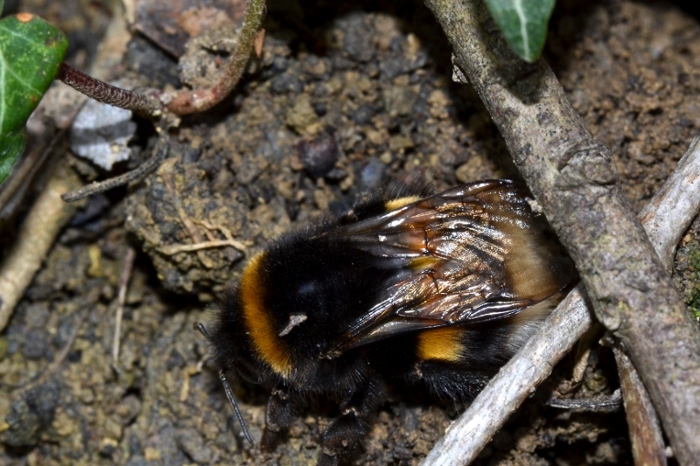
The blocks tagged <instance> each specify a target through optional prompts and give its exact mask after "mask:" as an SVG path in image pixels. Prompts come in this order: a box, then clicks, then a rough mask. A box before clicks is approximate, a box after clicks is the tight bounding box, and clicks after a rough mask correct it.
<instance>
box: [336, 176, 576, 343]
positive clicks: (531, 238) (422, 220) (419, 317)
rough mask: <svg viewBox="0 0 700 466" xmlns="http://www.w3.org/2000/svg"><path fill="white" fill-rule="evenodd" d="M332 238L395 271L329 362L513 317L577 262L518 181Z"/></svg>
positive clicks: (472, 187) (470, 189)
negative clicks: (374, 346)
mask: <svg viewBox="0 0 700 466" xmlns="http://www.w3.org/2000/svg"><path fill="white" fill-rule="evenodd" d="M392 205H394V206H398V207H397V208H395V209H394V210H391V211H389V212H387V213H386V214H383V215H380V216H377V217H371V218H369V219H366V220H361V221H359V222H357V223H353V224H349V225H343V226H341V227H338V228H336V229H333V230H331V231H328V232H326V233H324V235H330V236H335V235H337V236H341V237H343V238H346V239H348V238H349V239H350V240H351V241H352V242H353V244H355V245H356V246H357V247H358V248H360V249H363V250H365V251H367V252H369V253H371V254H372V255H374V256H376V257H377V263H378V264H380V265H379V266H380V267H386V268H389V269H391V270H392V271H393V275H392V276H393V279H392V280H391V281H390V282H389V283H388V284H387V289H386V291H385V292H384V293H383V295H382V297H381V299H380V301H379V302H378V303H377V304H376V305H375V306H374V307H372V308H371V309H370V310H369V312H367V313H366V314H365V315H363V316H362V317H361V318H359V319H358V320H357V321H355V322H354V323H353V324H352V325H351V326H350V328H349V329H348V331H347V333H346V334H345V335H344V336H343V337H342V338H341V339H340V340H339V341H338V344H337V345H336V346H335V348H334V349H333V351H331V353H329V356H331V357H332V356H333V355H337V354H340V353H342V352H343V351H346V350H348V349H350V348H354V347H357V346H360V345H363V344H367V343H370V342H373V341H376V340H379V339H383V338H387V337H390V336H393V335H397V334H400V333H404V332H409V331H415V330H420V329H427V328H434V327H440V326H445V325H453V324H461V323H477V322H485V321H488V320H493V319H503V318H506V317H508V316H510V315H513V314H515V313H517V312H519V311H521V310H522V309H525V308H526V307H528V306H531V305H533V304H535V303H537V302H540V301H542V300H544V299H546V298H548V297H549V296H551V295H553V294H555V293H557V292H558V291H560V290H561V289H562V288H563V287H565V286H566V285H567V284H568V283H569V282H570V281H571V279H572V278H573V276H574V272H573V265H572V264H571V261H570V260H569V259H568V257H566V255H565V254H564V253H563V251H562V250H561V247H560V246H559V245H558V243H557V242H556V239H554V238H550V237H548V236H547V234H546V233H545V231H546V229H547V227H546V223H545V222H544V220H543V219H542V218H541V217H538V216H536V215H535V214H534V213H533V212H532V210H531V209H530V206H529V204H528V201H527V200H526V198H525V197H523V195H522V193H521V192H520V191H519V190H518V188H517V187H516V186H515V185H514V183H513V182H512V181H510V180H491V181H481V182H477V183H471V184H467V185H463V186H460V187H456V188H453V189H450V190H448V191H445V192H442V193H440V194H437V195H434V196H432V197H428V198H426V199H422V200H419V201H416V202H408V203H406V204H405V205H402V204H401V200H398V201H393V204H392Z"/></svg>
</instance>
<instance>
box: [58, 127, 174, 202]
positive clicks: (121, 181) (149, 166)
mask: <svg viewBox="0 0 700 466" xmlns="http://www.w3.org/2000/svg"><path fill="white" fill-rule="evenodd" d="M168 148H169V147H168V135H167V132H166V131H162V132H161V134H160V136H159V137H158V143H157V145H156V149H155V152H154V154H153V155H152V156H151V158H149V159H148V160H146V161H145V162H144V163H142V164H141V165H139V166H138V167H137V168H135V169H133V170H131V171H130V172H126V173H124V174H123V175H120V176H115V177H114V178H109V179H107V180H104V181H99V182H98V181H96V182H94V183H91V184H89V185H87V186H83V187H82V188H80V189H77V190H75V191H71V192H69V193H65V194H63V195H62V196H61V199H63V200H64V201H65V202H69V203H70V202H75V201H78V200H80V199H84V198H86V197H89V196H92V195H94V194H98V193H103V192H105V191H109V190H110V189H114V188H116V187H118V186H122V185H125V184H127V183H131V182H132V181H136V180H140V179H141V178H143V177H144V176H146V175H147V174H149V173H150V172H152V171H153V170H155V169H156V168H158V166H159V165H160V163H161V162H162V161H163V159H165V157H166V155H168Z"/></svg>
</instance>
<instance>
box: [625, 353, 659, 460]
mask: <svg viewBox="0 0 700 466" xmlns="http://www.w3.org/2000/svg"><path fill="white" fill-rule="evenodd" d="M613 353H614V354H615V362H616V363H617V371H618V373H619V374H620V388H621V390H622V393H623V401H624V403H625V414H626V415H627V426H628V428H629V431H630V441H631V443H632V458H634V464H639V465H644V466H666V464H667V463H668V462H667V461H666V455H665V450H666V446H665V445H664V439H663V435H662V433H661V424H660V423H659V417H658V416H657V415H656V411H655V410H654V405H652V404H651V399H649V394H648V393H647V391H646V389H645V388H644V385H643V384H642V381H641V379H640V378H639V375H638V374H637V371H636V370H635V369H634V366H633V365H632V361H630V359H629V358H628V357H627V355H626V354H625V352H624V351H622V348H620V345H617V344H616V345H614V346H613Z"/></svg>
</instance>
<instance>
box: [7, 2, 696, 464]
mask: <svg viewBox="0 0 700 466" xmlns="http://www.w3.org/2000/svg"><path fill="white" fill-rule="evenodd" d="M54 3H55V2H54ZM54 3H52V2H48V3H47V4H46V5H42V3H41V2H39V1H32V2H28V3H27V6H26V8H24V9H30V10H31V11H34V12H37V13H39V14H44V16H46V17H50V18H51V19H52V20H53V21H55V22H56V24H58V25H60V26H62V27H64V28H65V29H67V30H69V32H70V34H71V37H75V38H80V39H81V40H77V39H76V43H77V44H78V45H77V46H76V50H75V51H74V53H75V56H78V57H82V59H85V56H86V55H85V54H84V52H82V49H81V46H82V47H84V48H85V51H86V52H87V56H88V57H89V54H90V53H92V52H93V50H90V49H88V47H87V46H86V45H85V44H87V43H91V44H94V43H95V42H97V41H98V40H99V39H98V38H97V36H95V34H96V33H99V32H100V27H99V26H100V25H101V24H102V25H104V24H103V23H104V18H103V15H104V13H105V9H101V8H96V7H95V3H94V2H93V3H90V5H91V6H90V7H89V8H83V7H81V5H82V4H83V3H86V2H78V1H75V2H61V3H62V4H63V3H65V6H63V8H65V10H64V12H65V11H68V12H71V11H72V12H73V13H74V15H75V16H74V18H77V19H73V20H72V22H68V20H67V19H66V18H68V17H69V16H66V15H65V14H62V13H61V14H59V13H57V12H56V11H55V7H52V6H51V5H54ZM397 3H398V2H389V1H372V2H370V1H367V2H359V3H358V2H347V3H343V2H339V1H337V2H326V1H323V0H318V1H316V2H304V3H303V4H300V3H297V2H295V1H284V2H269V5H268V15H267V18H266V20H265V25H264V26H265V29H266V35H265V43H264V48H263V50H264V53H263V55H262V56H261V57H259V58H255V59H254V60H252V62H251V64H250V65H249V68H248V72H247V73H246V75H245V76H244V79H243V81H242V82H241V83H240V84H239V86H238V87H237V89H236V91H234V93H233V94H232V95H231V96H230V97H229V98H228V99H226V101H225V102H223V103H222V104H220V105H219V106H217V107H216V108H215V109H213V110H212V111H210V112H207V113H206V114H204V115H199V116H192V117H188V118H185V119H184V120H183V122H182V124H181V126H180V128H179V129H178V130H177V131H176V132H174V133H173V134H172V135H171V138H170V140H171V144H170V153H169V156H168V158H167V159H166V161H165V162H164V163H163V164H162V166H161V167H160V168H159V170H158V171H157V172H156V173H154V174H152V175H151V176H149V177H148V178H147V179H146V180H145V181H143V182H141V183H138V184H136V185H134V186H132V187H131V188H130V189H128V190H117V191H115V192H112V193H107V194H106V195H103V196H98V197H96V198H95V199H93V200H91V201H90V202H89V203H88V205H87V207H86V209H85V210H84V211H83V212H81V213H80V214H78V216H77V217H76V218H75V219H74V220H73V222H72V223H71V225H70V226H69V227H68V228H67V229H66V230H65V231H64V232H63V234H62V235H61V237H60V238H59V240H58V241H57V243H56V245H55V247H54V248H53V250H52V251H51V253H50V255H49V257H48V258H47V260H46V263H45V266H44V269H43V270H42V271H41V272H40V273H39V274H38V275H37V277H36V278H35V280H34V282H33V284H32V285H31V287H30V288H29V289H28V290H27V293H26V296H25V298H24V299H23V301H22V302H21V303H20V305H19V306H18V308H17V310H16V311H15V314H14V316H13V318H12V320H11V322H10V325H9V327H8V329H7V331H6V332H5V333H4V334H3V335H2V336H0V384H2V385H1V386H2V390H1V391H0V420H4V421H2V422H0V431H2V433H1V434H0V464H27V465H39V464H71V465H80V464H85V465H93V464H102V463H104V464H128V465H132V466H136V465H145V464H163V465H178V464H192V463H197V464H283V465H287V464H289V465H291V464H314V462H315V458H316V456H317V455H318V452H319V438H320V435H321V434H322V432H323V430H324V429H325V427H326V426H327V425H328V422H329V420H330V419H329V418H328V417H327V416H326V414H327V413H325V412H321V413H318V412H313V411H312V412H308V413H305V414H304V415H303V416H301V417H299V418H298V419H297V420H295V422H294V423H293V425H292V428H291V429H290V433H289V435H288V438H287V439H286V440H284V441H283V442H281V443H280V445H279V446H278V448H277V449H276V450H275V451H274V452H273V453H271V454H268V455H262V454H261V453H260V452H259V451H258V450H257V449H255V448H251V447H250V446H249V445H248V444H247V443H245V441H242V440H241V437H240V435H239V434H240V428H239V426H238V425H237V423H236V421H235V418H234V416H233V414H232V412H231V409H230V407H229V406H228V404H227V401H226V398H225V396H224V393H223V389H222V387H221V386H220V383H219V380H218V377H217V374H216V368H214V367H211V364H210V363H208V362H207V351H208V348H207V345H206V343H205V341H204V338H203V337H202V336H201V335H200V334H199V333H198V332H196V331H195V330H193V325H194V324H195V323H196V322H203V323H204V324H205V325H207V324H209V322H211V320H212V304H211V303H212V300H213V299H214V297H215V296H216V295H217V294H218V293H219V292H221V290H222V289H223V287H224V286H225V285H226V284H227V283H228V282H230V281H231V280H235V279H236V278H237V277H238V275H239V273H240V271H241V268H242V266H243V265H244V263H245V260H246V259H247V258H248V257H250V256H251V255H252V254H254V253H255V252H256V251H258V250H259V249H260V248H262V247H263V246H264V245H265V244H267V243H268V242H269V241H270V240H272V239H274V238H275V237H276V236H278V235H279V234H281V233H283V232H285V231H288V230H290V229H294V228H298V227H300V226H302V225H304V224H305V223H306V222H308V221H310V220H311V219H313V218H314V217H315V216H317V215H319V214H321V213H322V212H325V211H328V210H330V211H335V212H340V211H343V210H344V209H347V208H348V207H349V206H350V205H352V202H353V201H354V200H355V199H357V198H358V197H359V196H361V195H362V194H363V193H364V192H367V191H368V190H372V189H376V188H379V187H382V186H385V185H386V184H387V183H389V182H391V181H400V182H413V183H430V184H431V185H433V186H434V187H435V188H436V189H443V188H447V187H449V186H453V185H455V184H458V183H460V182H467V181H472V180H476V179H480V178H487V177H516V178H517V176H518V175H517V172H515V170H514V168H513V166H512V165H511V164H510V163H509V160H508V154H507V152H506V149H505V146H504V144H503V143H502V141H501V140H500V138H499V136H498V134H497V131H496V130H495V128H494V126H493V125H492V124H491V122H490V118H489V116H488V114H486V112H485V111H484V109H483V107H482V106H481V104H480V102H479V100H478V98H477V97H476V95H475V93H474V92H473V91H472V90H471V89H470V88H469V87H468V86H458V85H456V84H454V83H452V82H451V79H450V77H451V69H450V53H449V46H448V45H447V44H446V41H445V39H444V37H443V35H442V33H441V31H440V29H439V28H438V26H437V25H436V24H435V22H434V20H433V19H432V18H431V16H430V13H429V12H428V11H427V9H426V8H425V7H423V6H422V5H421V4H420V3H419V2H402V3H407V4H405V5H401V6H397V5H396V4H397ZM43 12H47V13H43ZM64 23H65V24H64ZM80 28H84V29H80ZM81 34H82V35H81ZM85 36H88V37H93V38H94V40H86V39H85ZM81 53H83V55H81ZM546 58H547V60H548V62H549V63H550V64H551V66H552V67H553V69H554V70H555V72H556V73H557V76H559V78H560V80H561V82H562V84H563V86H564V88H565V89H566V91H567V93H568V95H569V98H570V100H571V101H572V103H573V104H574V106H575V108H576V109H577V111H578V112H579V113H580V114H581V116H582V117H583V118H584V120H585V121H586V123H587V125H588V127H589V129H590V130H591V131H592V133H593V134H594V135H595V136H596V137H597V138H599V139H600V140H601V141H602V142H603V143H605V144H607V145H608V146H609V147H610V148H611V149H612V153H613V155H614V156H615V160H616V163H617V166H618V169H619V170H620V173H621V180H622V184H623V187H624V190H625V193H626V194H627V195H628V197H629V198H630V201H631V202H632V204H633V205H634V206H635V208H636V209H641V207H642V206H643V205H644V204H645V202H646V201H647V200H648V199H649V198H650V197H651V196H652V194H653V193H654V192H655V190H656V189H657V188H658V187H659V184H660V183H661V182H663V180H664V179H665V178H666V177H667V176H668V175H669V174H670V173H671V172H672V171H673V168H674V166H675V164H676V162H677V161H678V159H679V158H680V157H681V156H682V155H683V153H684V152H685V150H686V148H687V146H688V145H689V143H690V141H691V139H692V138H693V136H695V135H696V134H697V133H698V129H699V128H700V117H699V116H698V115H700V112H699V111H698V110H699V109H698V105H699V104H698V102H700V101H699V100H698V94H699V93H700V72H698V71H697V70H700V26H699V25H698V16H697V15H696V14H694V13H693V12H692V11H683V10H681V9H680V8H679V6H678V5H676V4H674V3H672V2H662V1H655V2H633V1H624V0H610V1H600V2H583V1H560V2H558V4H557V7H556V12H555V15H554V18H553V19H552V23H551V28H550V35H549V37H548V45H547V50H546ZM216 59H217V60H225V59H226V57H225V55H220V56H217V57H216ZM125 65H126V67H127V70H126V71H125V73H127V74H130V75H133V77H135V78H136V79H140V80H141V81H142V82H143V84H144V85H150V86H160V87H165V86H169V85H170V86H172V85H173V84H174V85H177V63H176V60H175V59H174V58H173V57H172V56H171V55H168V54H167V53H166V52H163V51H162V50H161V49H159V48H158V47H156V46H155V45H154V43H153V42H152V41H149V40H146V39H144V38H143V37H142V36H139V35H138V34H137V35H135V36H134V39H133V40H132V42H131V44H130V46H129V50H128V52H127V54H126V58H125ZM139 125H140V130H139V138H137V140H138V141H139V142H138V144H140V145H141V146H142V147H146V146H147V142H146V141H147V140H149V138H150V139H151V140H152V139H153V137H152V129H151V127H150V125H149V124H148V123H147V122H143V121H140V122H139ZM148 147H150V146H148ZM146 153H147V150H145V151H144V153H143V154H142V155H141V158H144V157H145V156H146V155H145V154H146ZM72 163H74V164H76V166H78V167H80V166H81V164H84V162H72ZM131 163H132V164H134V163H136V161H134V162H131ZM699 228H700V225H699V224H698V223H697V222H696V223H695V224H694V225H693V226H692V227H691V229H690V230H689V232H688V234H687V235H686V238H684V240H683V245H682V248H681V251H680V252H679V254H678V260H677V266H676V279H677V283H678V286H679V289H680V290H681V292H682V293H684V296H686V297H687V300H688V303H689V307H690V308H694V309H697V308H698V306H700V304H698V303H700V298H699V297H698V296H700V291H698V285H697V283H698V276H697V274H698V273H700V243H698V240H697V234H696V232H697V231H698V229H699ZM207 242H209V243H210V247H206V248H203V249H200V250H197V251H182V252H177V248H178V247H180V246H182V245H192V244H202V243H207ZM211 242H218V244H219V245H218V246H215V247H214V246H211ZM130 248H133V249H134V250H135V251H136V257H137V259H136V263H135V266H134V272H133V275H132V277H131V280H130V284H129V288H128V293H127V295H126V306H125V309H124V318H123V323H122V330H121V339H120V341H121V349H120V353H119V359H118V361H116V362H114V361H112V342H113V334H114V325H115V324H114V321H115V318H114V316H115V312H116V307H117V304H116V303H117V294H118V288H119V277H120V275H121V271H122V269H123V267H124V260H125V257H126V256H127V251H128V250H129V249H130ZM66 348H67V350H66V351H64V349H66ZM589 363H590V364H589V367H588V368H587V370H586V372H585V374H584V376H583V380H582V381H581V383H580V384H579V386H578V387H577V388H576V389H575V390H574V392H575V393H576V396H592V395H595V394H598V393H609V392H610V391H611V390H612V389H614V388H615V384H616V380H615V375H614V367H613V364H612V362H611V357H610V355H609V352H608V351H607V349H605V348H594V350H593V351H592V353H591V356H590V358H589ZM560 366H561V367H560V368H559V369H558V371H557V373H556V374H555V377H554V380H553V381H552V382H551V383H550V384H549V388H547V389H545V390H542V392H543V393H542V394H538V396H536V397H535V398H533V399H531V400H528V402H527V403H526V404H525V405H524V406H523V408H522V409H521V410H519V411H518V413H516V414H515V416H514V418H513V419H512V420H511V421H510V422H509V423H508V425H507V426H506V428H505V429H504V430H503V431H502V432H501V433H499V434H498V435H497V436H496V438H495V439H494V441H493V442H492V443H491V445H490V446H489V447H488V448H487V449H486V450H485V451H484V452H483V453H482V455H481V456H480V459H479V460H478V463H479V464H499V465H505V464H508V465H511V464H512V465H516V464H517V465H526V464H527V465H535V464H537V465H540V464H560V465H580V464H630V463H631V455H630V448H629V441H628V439H627V436H626V425H625V421H624V416H623V415H622V414H621V413H608V414H598V413H596V414H591V413H569V412H561V411H556V410H553V409H551V408H546V407H544V406H543V404H542V402H541V399H542V398H544V397H546V395H547V394H548V393H549V392H550V391H552V390H558V391H559V392H560V393H561V392H562V390H561V387H563V386H567V383H566V381H565V380H566V379H568V378H570V374H571V361H568V360H566V361H564V362H563V363H562V364H560ZM233 388H234V391H235V393H236V396H237V397H238V399H239V401H240V405H241V409H242V411H243V416H244V417H245V419H246V421H247V423H248V427H249V429H250V431H251V434H252V436H253V438H254V439H259V438H260V435H261V430H262V427H263V425H264V414H265V412H264V411H265V402H266V394H265V393H263V392H262V391H261V390H259V389H257V388H256V387H255V386H252V385H248V384H244V383H240V382H238V381H235V380H234V386H233ZM545 392H546V393H545ZM460 410H461V407H458V406H451V405H449V404H448V405H445V404H444V403H439V402H435V401H434V400H431V399H430V398H429V397H426V396H420V395H417V394H406V393H397V394H395V395H393V396H392V398H391V400H389V401H388V402H387V403H385V404H383V405H382V406H381V408H380V409H379V410H378V413H377V415H376V417H375V419H374V422H373V424H372V426H371V429H370V433H369V435H368V437H367V440H366V442H365V451H364V452H363V453H362V454H361V455H359V456H358V457H357V458H356V460H355V464H373V465H374V464H417V463H418V462H419V461H420V460H421V459H422V458H423V457H424V456H425V455H426V454H427V452H428V451H429V450H430V448H431V447H432V446H433V445H434V444H435V442H436V441H437V440H438V439H439V438H440V436H441V435H442V432H444V429H445V428H446V427H447V426H448V425H449V423H450V421H451V420H452V419H454V418H455V417H456V416H457V415H458V414H459V412H460ZM574 452H576V453H574Z"/></svg>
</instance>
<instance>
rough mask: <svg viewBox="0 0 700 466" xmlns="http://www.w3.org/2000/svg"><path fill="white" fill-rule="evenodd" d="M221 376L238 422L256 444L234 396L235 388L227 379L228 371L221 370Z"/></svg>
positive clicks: (252, 443) (246, 435)
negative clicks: (232, 388) (232, 387)
mask: <svg viewBox="0 0 700 466" xmlns="http://www.w3.org/2000/svg"><path fill="white" fill-rule="evenodd" d="M219 378H220V379H221V383H222V384H224V392H226V398H228V402H229V403H231V406H233V411H234V412H235V413H236V417H237V418H238V423H239V424H240V425H241V430H242V431H243V435H244V436H245V438H246V440H248V442H249V443H250V444H251V445H252V446H255V442H253V438H252V437H251V436H250V432H248V427H247V426H246V425H245V421H244V420H243V415H242V414H241V410H240V409H238V403H236V398H235V397H234V396H233V390H231V385H229V383H228V379H226V373H225V372H224V370H223V369H221V370H220V371H219Z"/></svg>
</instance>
